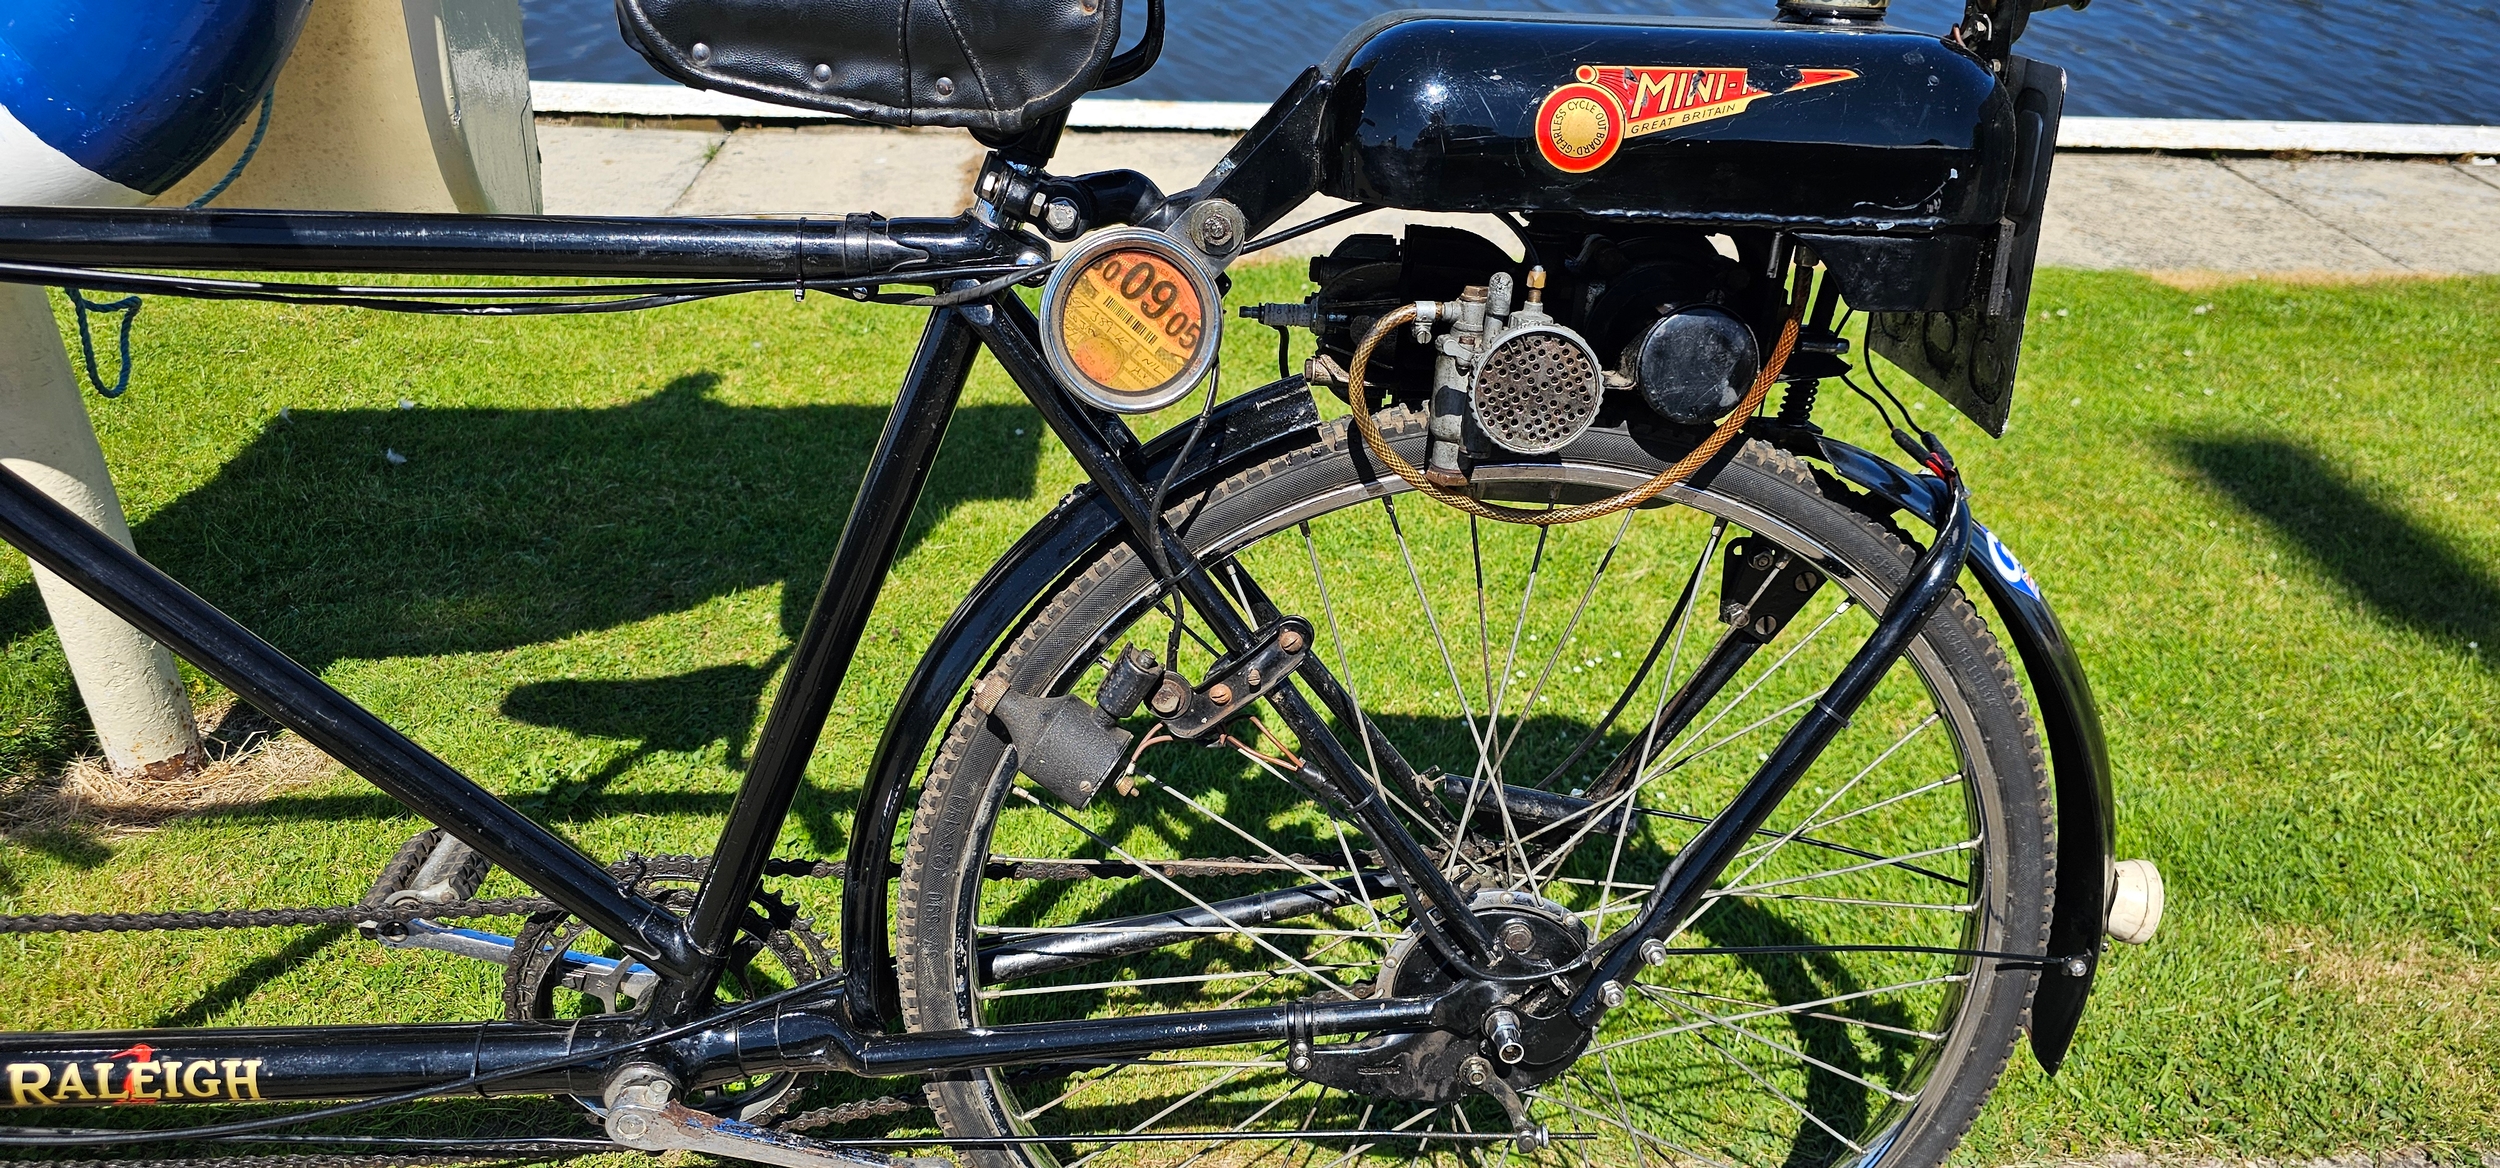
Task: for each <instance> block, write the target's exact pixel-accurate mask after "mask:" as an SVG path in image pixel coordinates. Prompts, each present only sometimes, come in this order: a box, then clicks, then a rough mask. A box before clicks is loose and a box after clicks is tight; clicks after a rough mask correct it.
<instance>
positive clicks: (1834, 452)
mask: <svg viewBox="0 0 2500 1168" xmlns="http://www.w3.org/2000/svg"><path fill="white" fill-rule="evenodd" d="M1812 445H1813V446H1814V447H1816V448H1818V449H1817V450H1814V451H1800V453H1819V455H1820V459H1819V461H1821V462H1823V463H1824V464H1825V465H1827V466H1829V467H1830V468H1831V469H1832V471H1833V473H1835V474H1837V475H1839V476H1840V477H1841V478H1843V479H1845V480H1847V481H1848V482H1849V483H1850V484H1852V485H1854V486H1856V487H1858V488H1859V489H1861V490H1864V491H1866V492H1868V493H1870V494H1872V495H1874V496H1875V497H1876V498H1878V499H1881V500H1883V501H1884V502H1885V503H1887V504H1889V505H1891V506H1892V507H1894V508H1898V509H1900V510H1903V511H1908V512H1909V513H1911V514H1913V515H1937V514H1942V513H1943V510H1944V509H1943V505H1942V500H1943V498H1944V483H1943V482H1942V481H1941V480H1939V479H1937V478H1935V477H1933V476H1930V475H1923V474H1911V473H1910V472H1908V471H1906V470H1903V469H1902V468H1901V467H1900V466H1898V465H1896V464H1894V463H1892V462H1890V461H1887V460H1885V459H1881V458H1877V457H1876V456H1874V455H1873V454H1870V453H1868V452H1866V451H1864V450H1861V449H1859V448H1857V447H1855V446H1851V445H1849V444H1848V443H1846V442H1836V441H1834V440H1832V439H1830V438H1817V439H1814V440H1813V442H1812ZM1971 526H1972V527H1974V528H1977V530H1976V531H1973V532H1972V533H1971V535H1972V538H1971V541H1970V569H1971V574H1972V575H1974V576H1977V577H1979V586H1980V587H1981V588H1982V589H1984V590H1986V592H1987V593H1988V599H1989V600H1990V601H1991V602H1993V603H1994V604H1995V605H1996V610H1997V616H1998V618H1999V620H2000V621H2001V622H2002V623H2003V625H2004V630H2005V634H2006V636H2008V637H2010V638H2012V640H2013V642H2014V652H2015V653H2016V654H2018V655H2019V656H2021V658H2022V662H2023V672H2024V675H2025V676H2026V677H2028V678H2029V679H2030V681H2031V694H2032V698H2033V700H2035V701H2037V702H2038V703H2039V704H2040V717H2041V719H2042V721H2043V722H2045V723H2046V725H2044V726H2043V727H2042V729H2043V730H2044V731H2046V733H2047V736H2048V740H2049V763H2050V768H2049V769H2050V775H2051V777H2052V781H2053V782H2054V783H2055V784H2056V792H2057V907H2056V909H2055V910H2054V912H2053V914H2052V915H2051V916H2050V918H2049V948H2048V951H2049V954H2050V955H2051V956H2053V957H2057V958H2065V957H2069V956H2076V955H2080V956H2082V957H2083V960H2084V966H2083V973H2082V975H2081V976H2079V977H2078V976H2072V975H2069V974H2068V973H2066V972H2065V971H2064V970H2063V969H2062V968H2058V967H2055V966H2052V967H2051V968H2050V969H2048V970H2047V971H2045V972H2044V973H2043V974H2042V975H2041V978H2040V990H2039V992H2038V993H2037V994H2035V995H2033V997H2032V1001H2031V1053H2032V1055H2033V1056H2034V1057H2036V1058H2038V1059H2039V1060H2040V1066H2041V1068H2042V1069H2043V1070H2046V1071H2048V1072H2049V1073H2050V1074H2052V1075H2053V1074H2056V1073H2057V1068H2058V1066H2059V1064H2061V1063H2063V1062H2065V1061H2066V1049H2067V1047H2068V1046H2069V1045H2071V1044H2072V1043H2073V1042H2074V1038H2075V1027H2076V1026H2077V1025H2078V1024H2080V1023H2081V1022H2082V1021H2083V1003H2084V1001H2085V999H2087V998H2089V997H2091V995H2092V980H2093V978H2094V977H2095V976H2096V975H2097V974H2098V973H2099V972H2100V955H2101V952H2102V950H2103V949H2104V948H2105V946H2106V944H2107V942H2105V941H2104V940H2103V939H2102V933H2103V930H2104V926H2105V925H2106V923H2107V918H2108V915H2109V898H2110V895H2111V892H2112V889H2113V886H2114V885H2115V884H2116V882H2117V868H2116V865H2115V864H2114V863H2113V856H2112V849H2113V848H2114V847H2115V845H2116V841H2117V808H2116V805H2115V803H2114V802H2113V800H2112V796H2111V794H2110V778H2109V743H2108V742H2107V741H2106V740H2105V739H2104V738H2103V737H2102V736H2101V713H2100V708H2099V707H2098V706H2097V705H2095V704H2094V703H2093V701H2092V686H2091V684H2090V683H2089V682H2087V681H2086V680H2085V679H2084V676H2083V663H2082V661H2080V660H2079V659H2077V657H2076V656H2075V647H2074V644H2073V642H2071V641H2068V640H2067V639H2066V630H2065V629H2064V628H2063V627H2061V626H2059V624H2058V623H2057V614H2056V613H2054V612H2051V611H2050V610H2049V602H2048V601H2047V599H2045V598H2043V597H2042V596H2041V595H2040V586H2039V584H2038V583H2036V582H2034V581H2033V580H2032V578H2031V573H2029V572H2027V571H2025V570H2024V569H2023V565H2022V561H2020V560H2017V559H2015V558H2014V553H2013V552H2012V551H2011V550H2009V549H2008V548H2007V547H2006V546H2005V543H2004V541H2002V540H2000V539H1998V538H1997V537H1996V533H1994V532H1992V531H1989V530H1988V529H1987V527H1986V526H1985V525H1983V524H1981V523H1980V522H1979V520H1978V519H1976V518H1973V519H1972V520H1971Z"/></svg>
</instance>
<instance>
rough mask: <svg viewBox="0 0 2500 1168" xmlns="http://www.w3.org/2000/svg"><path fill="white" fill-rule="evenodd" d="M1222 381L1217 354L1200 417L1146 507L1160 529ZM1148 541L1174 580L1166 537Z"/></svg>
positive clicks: (1165, 579)
mask: <svg viewBox="0 0 2500 1168" xmlns="http://www.w3.org/2000/svg"><path fill="white" fill-rule="evenodd" d="M1223 381H1224V362H1223V359H1222V355H1221V354H1218V355H1217V359H1216V362H1215V364H1213V365H1210V366H1208V367H1207V396H1206V400H1205V401H1204V402H1203V403H1201V404H1200V405H1199V407H1198V420H1197V421H1195V422H1192V423H1191V424H1190V427H1189V437H1187V438H1184V439H1182V440H1181V449H1180V453H1178V454H1175V455H1173V456H1172V465H1170V466H1168V467H1165V468H1163V477H1162V478H1161V479H1160V480H1158V481H1156V483H1155V493H1154V497H1153V502H1152V504H1151V505H1149V506H1148V508H1147V510H1146V521H1147V522H1148V523H1152V524H1154V525H1155V526H1156V529H1157V530H1158V531H1160V530H1161V528H1162V525H1163V496H1164V494H1165V493H1166V492H1168V491H1170V490H1171V489H1172V481H1173V480H1174V479H1177V478H1179V477H1180V473H1181V467H1183V466H1184V465H1187V464H1188V462H1189V453H1190V451H1192V450H1195V449H1197V448H1198V439H1199V437H1200V436H1201V435H1203V434H1205V433H1206V432H1207V421H1208V420H1209V419H1211V418H1213V417H1214V416H1215V395H1216V392H1217V387H1218V386H1220V385H1222V384H1223ZM1146 542H1147V543H1149V544H1152V545H1153V546H1152V547H1150V548H1148V549H1147V550H1148V551H1149V552H1151V553H1153V555H1154V562H1155V569H1156V570H1157V571H1158V572H1160V573H1162V577H1163V580H1162V582H1163V583H1165V584H1169V583H1171V582H1172V579H1173V577H1175V576H1177V575H1179V573H1178V572H1175V571H1173V570H1172V559H1171V557H1170V556H1168V555H1166V554H1164V548H1163V540H1162V539H1161V538H1149V539H1148V540H1147V541H1146Z"/></svg>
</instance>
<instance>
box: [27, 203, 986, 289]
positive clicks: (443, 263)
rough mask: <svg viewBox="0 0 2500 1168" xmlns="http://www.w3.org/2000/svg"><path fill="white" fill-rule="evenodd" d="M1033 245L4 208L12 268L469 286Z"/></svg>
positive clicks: (981, 239)
mask: <svg viewBox="0 0 2500 1168" xmlns="http://www.w3.org/2000/svg"><path fill="white" fill-rule="evenodd" d="M1030 248H1031V243H1030V241H1028V240H1025V239H1023V238H1022V237H1019V236H1016V235H1014V234H1012V233H1009V232H1004V231H998V230H996V229H993V228H991V227H989V226H986V225H984V224H982V223H980V222H977V221H975V220H974V219H972V218H971V217H970V216H959V217H957V218H953V219H887V218H884V217H882V216H876V215H850V216H846V217H844V218H841V219H816V220H810V219H611V218H591V217H586V216H557V215H402V214H381V213H374V212H364V211H163V210H131V209H118V208H115V209H100V208H83V207H80V208H72V207H5V208H0V253H5V258H6V259H7V261H8V262H11V263H21V264H68V265H78V266H86V267H122V268H153V269H167V268H171V269H207V270H217V271H227V270H242V269H248V270H258V271H271V272H398V273H411V274H419V273H447V274H457V275H472V276H611V277H632V276H639V277H648V278H669V277H681V276H682V277H709V278H715V279H718V278H741V277H743V278H748V279H763V280H791V281H794V282H795V281H798V280H802V279H811V278H812V279H841V278H846V277H858V276H876V275H881V274H884V273H886V272H891V271H894V270H895V269H897V268H900V267H903V266H905V265H909V264H915V263H922V262H931V263H966V262H974V263H977V262H980V261H983V260H1008V259H1012V258H1015V257H1017V256H1018V255H1020V254H1021V253H1022V252H1024V251H1027V250H1029V249H1030Z"/></svg>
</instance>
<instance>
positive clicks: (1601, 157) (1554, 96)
mask: <svg viewBox="0 0 2500 1168" xmlns="http://www.w3.org/2000/svg"><path fill="white" fill-rule="evenodd" d="M1581 72H1582V73H1583V74H1586V73H1588V72H1590V70H1588V69H1585V68H1583V69H1582V70H1581ZM1623 121H1624V119H1623V102H1622V101H1621V100H1619V99H1618V98H1616V97H1615V95H1614V94H1612V93H1609V92H1607V91H1606V90H1605V89H1603V88H1600V87H1598V86H1595V85H1591V84H1588V83H1587V82H1585V81H1582V82H1575V83H1573V84H1570V85H1565V86H1561V87H1559V88H1557V89H1555V90H1554V92H1552V93H1549V94H1546V95H1545V104H1543V105H1541V106H1539V107H1537V111H1536V147H1537V152H1538V153H1540V154H1543V155H1544V156H1545V161H1547V162H1549V163H1552V164H1553V166H1554V169H1556V170H1560V171H1563V172H1565V173H1568V174H1583V173H1586V172H1588V171H1592V170H1595V169H1597V168H1598V167H1601V166H1604V165H1606V160H1608V159H1610V158H1613V157H1614V156H1615V149H1616V148H1617V147H1619V146H1621V145H1623Z"/></svg>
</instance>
